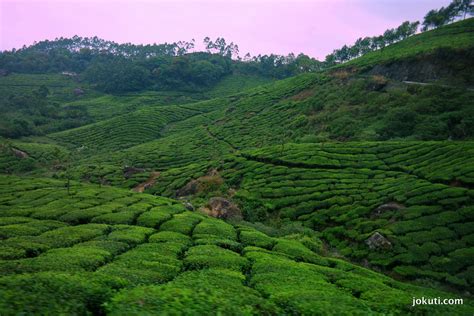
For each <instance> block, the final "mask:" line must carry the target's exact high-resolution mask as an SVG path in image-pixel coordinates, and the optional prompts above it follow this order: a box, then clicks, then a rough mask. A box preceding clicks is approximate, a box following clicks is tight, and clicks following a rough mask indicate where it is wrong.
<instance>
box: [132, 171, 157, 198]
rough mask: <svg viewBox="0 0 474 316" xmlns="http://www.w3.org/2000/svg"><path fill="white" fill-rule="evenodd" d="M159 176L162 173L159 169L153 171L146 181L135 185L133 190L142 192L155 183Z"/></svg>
mask: <svg viewBox="0 0 474 316" xmlns="http://www.w3.org/2000/svg"><path fill="white" fill-rule="evenodd" d="M159 176H160V173H159V172H158V171H153V172H152V173H151V174H150V176H149V177H148V179H147V180H146V181H145V182H142V183H140V184H139V185H137V186H136V187H134V188H133V189H132V191H135V192H140V193H142V192H143V191H145V189H147V188H149V187H151V186H152V185H153V184H155V182H156V178H158V177H159Z"/></svg>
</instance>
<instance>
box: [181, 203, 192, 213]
mask: <svg viewBox="0 0 474 316" xmlns="http://www.w3.org/2000/svg"><path fill="white" fill-rule="evenodd" d="M183 205H184V207H185V208H186V209H187V210H188V211H191V212H193V211H194V205H192V204H191V203H190V202H184V203H183Z"/></svg>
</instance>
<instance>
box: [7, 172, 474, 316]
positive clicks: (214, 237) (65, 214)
mask: <svg viewBox="0 0 474 316" xmlns="http://www.w3.org/2000/svg"><path fill="white" fill-rule="evenodd" d="M0 179H1V181H0V247H1V248H0V249H1V251H0V254H1V255H2V260H0V273H1V277H0V294H1V295H0V297H2V299H1V300H0V312H1V313H2V315H10V314H18V313H19V312H22V313H26V314H52V313H53V314H61V313H64V314H71V313H79V314H84V313H103V312H107V313H109V314H112V315H114V314H120V315H123V314H143V313H169V314H175V313H186V314H219V313H222V314H227V315H237V314H239V315H240V314H242V313H244V314H254V313H260V314H262V313H263V314H265V313H269V314H281V315H286V314H313V313H315V312H318V313H320V312H325V313H334V312H338V313H343V314H351V313H360V312H361V311H363V312H364V313H369V314H386V313H387V312H391V313H393V312H394V311H396V312H397V313H403V314H411V313H417V314H419V313H442V314H446V313H449V314H460V315H461V314H466V313H472V311H473V310H474V307H473V306H472V305H471V303H470V302H469V301H467V300H465V301H464V305H458V306H447V305H443V306H431V307H430V306H420V307H415V308H414V307H411V305H412V299H413V297H421V296H424V297H443V298H444V297H446V298H448V297H451V296H452V295H451V294H448V293H445V292H441V291H437V290H432V289H428V288H422V287H418V286H413V285H408V284H403V283H400V282H397V281H394V280H392V279H390V278H389V277H386V276H383V275H380V274H378V273H376V272H373V271H370V270H367V269H365V268H361V267H358V266H355V265H353V264H350V263H347V262H345V261H342V260H340V259H334V258H330V257H325V256H323V255H322V254H321V251H322V249H321V247H320V243H319V242H318V240H316V239H314V238H311V237H307V236H306V237H305V236H302V235H292V236H288V237H285V238H273V237H270V236H267V235H265V234H263V233H261V232H259V231H256V230H255V229H253V228H250V227H248V226H244V225H240V226H233V225H230V224H228V223H225V222H223V221H221V220H217V219H213V218H209V217H207V216H204V215H201V214H199V213H194V212H189V211H187V210H185V208H184V207H183V206H182V205H181V204H179V203H178V202H176V201H173V200H170V199H166V198H158V197H155V196H150V195H146V194H136V193H131V192H129V191H125V190H122V189H114V188H98V187H97V186H90V185H84V184H79V183H74V184H73V189H72V191H71V194H67V191H66V190H65V188H63V187H62V182H59V181H54V180H47V179H40V178H35V179H20V178H17V177H13V176H0ZM32 302H34V304H32Z"/></svg>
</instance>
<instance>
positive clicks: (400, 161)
mask: <svg viewBox="0 0 474 316" xmlns="http://www.w3.org/2000/svg"><path fill="white" fill-rule="evenodd" d="M425 146H426V147H425ZM473 148H474V144H472V143H459V144H458V143H451V142H447V143H439V142H438V143H436V142H433V143H423V144H420V143H391V142H388V143H387V142H385V143H349V144H348V143H346V144H323V145H296V144H293V145H285V147H281V146H275V147H271V148H266V149H260V150H254V151H247V152H243V153H242V157H236V158H229V160H228V161H227V163H225V164H224V165H223V166H222V176H223V177H224V178H225V179H226V182H227V183H228V184H229V185H234V186H238V188H239V190H238V192H237V195H236V198H238V199H241V200H243V201H244V202H243V204H244V205H245V204H246V203H247V204H249V205H254V207H256V206H258V205H260V206H263V207H264V209H266V212H268V213H269V214H270V216H271V217H279V218H283V219H287V220H298V221H302V222H303V223H304V224H305V225H307V226H309V227H311V228H313V229H315V230H316V231H320V232H321V235H320V236H321V237H322V238H323V239H324V240H326V241H327V242H328V243H329V244H330V245H331V246H332V247H335V248H336V249H338V250H339V251H340V253H341V254H343V255H344V256H348V257H351V258H353V259H355V260H360V261H361V262H362V261H365V260H367V263H369V264H371V265H373V266H378V267H380V268H383V269H384V270H390V271H394V272H396V273H397V274H399V275H402V276H405V277H409V278H425V277H426V278H432V279H435V280H438V281H440V282H442V283H449V284H451V285H453V286H458V287H461V288H470V287H472V285H473V284H474V273H473V271H474V270H473V268H474V266H473V265H472V258H473V255H474V253H473V251H474V247H473V246H474V245H473V233H474V231H473V227H474V222H473V219H474V217H473V215H474V209H473V202H474V191H473V190H471V189H469V188H464V187H460V186H459V185H461V186H462V185H464V186H467V187H470V186H471V185H472V179H473V178H472V169H471V166H470V164H469V163H468V162H469V161H472V151H473ZM430 162H432V166H433V167H431V166H430V165H427V164H428V163H430ZM436 182H438V183H436ZM442 183H443V184H442ZM444 183H447V184H444ZM448 184H452V185H448ZM253 216H257V218H258V216H260V218H262V217H265V216H266V213H263V214H262V213H260V214H253ZM375 232H379V233H381V234H382V235H383V236H384V237H385V238H387V240H388V241H389V243H390V245H389V247H388V249H382V250H381V249H378V250H373V249H370V248H369V247H368V246H367V245H366V240H367V239H369V238H370V237H371V236H373V235H374V233H375Z"/></svg>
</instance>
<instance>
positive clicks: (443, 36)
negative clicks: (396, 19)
mask: <svg viewBox="0 0 474 316" xmlns="http://www.w3.org/2000/svg"><path fill="white" fill-rule="evenodd" d="M473 47H474V18H470V19H467V20H464V21H459V22H456V23H452V24H449V25H446V26H443V27H440V28H438V29H435V30H432V31H428V32H423V33H421V34H417V35H414V36H412V37H409V38H407V39H405V40H403V41H401V42H398V43H395V44H393V45H390V46H388V47H385V48H383V49H380V50H378V51H375V52H369V53H367V54H365V55H364V56H362V57H360V58H357V59H354V60H352V61H349V62H348V63H345V64H343V65H341V66H340V67H341V68H355V69H358V70H359V71H360V70H362V71H364V72H368V73H369V74H380V75H384V76H388V77H390V78H392V79H398V80H413V81H424V82H426V81H440V80H441V81H444V82H445V83H446V84H451V85H452V84H453V83H455V84H456V85H469V86H471V87H472V86H473V85H474V76H473V73H472V69H474V63H473Z"/></svg>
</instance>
